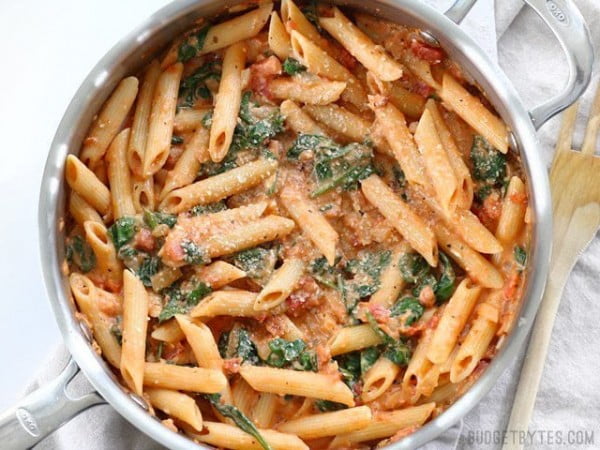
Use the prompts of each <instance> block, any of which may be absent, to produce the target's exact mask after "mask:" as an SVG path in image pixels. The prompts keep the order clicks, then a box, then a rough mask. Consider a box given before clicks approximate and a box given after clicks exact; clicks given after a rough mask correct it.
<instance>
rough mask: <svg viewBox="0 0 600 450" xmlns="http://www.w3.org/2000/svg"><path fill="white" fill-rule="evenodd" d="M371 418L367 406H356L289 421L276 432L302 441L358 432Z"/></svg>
mask: <svg viewBox="0 0 600 450" xmlns="http://www.w3.org/2000/svg"><path fill="white" fill-rule="evenodd" d="M371 418H372V415H371V410H370V409H369V407H368V406H357V407H355V408H349V409H342V410H340V411H333V412H328V413H324V414H314V415H311V416H304V417H301V418H299V419H294V420H290V421H288V422H286V423H284V424H283V425H280V426H279V427H278V430H280V431H283V432H284V433H290V434H295V435H297V436H299V437H301V438H302V439H316V438H320V437H325V436H336V435H338V434H341V433H349V432H351V431H356V430H360V429H362V428H365V427H366V426H367V425H368V424H369V423H370V422H371Z"/></svg>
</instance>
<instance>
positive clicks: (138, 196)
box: [131, 177, 156, 214]
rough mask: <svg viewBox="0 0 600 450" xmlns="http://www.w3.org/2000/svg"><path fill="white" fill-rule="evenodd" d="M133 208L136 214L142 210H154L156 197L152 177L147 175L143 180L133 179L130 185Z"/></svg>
mask: <svg viewBox="0 0 600 450" xmlns="http://www.w3.org/2000/svg"><path fill="white" fill-rule="evenodd" d="M131 196H132V200H133V208H134V209H135V213H136V214H142V213H143V212H144V211H154V209H155V205H156V202H155V200H156V197H155V192H154V179H153V178H152V177H148V178H146V179H145V180H141V181H140V180H135V181H134V182H133V184H132V186H131Z"/></svg>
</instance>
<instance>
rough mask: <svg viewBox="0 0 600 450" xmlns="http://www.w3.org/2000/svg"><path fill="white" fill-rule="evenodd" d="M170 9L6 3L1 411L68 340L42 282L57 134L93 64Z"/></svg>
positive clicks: (1, 4)
mask: <svg viewBox="0 0 600 450" xmlns="http://www.w3.org/2000/svg"><path fill="white" fill-rule="evenodd" d="M166 3H167V1H166V0H144V1H143V2H142V1H135V2H130V1H122V0H121V1H118V0H103V1H101V2H100V1H81V0H79V1H78V0H53V1H51V2H48V1H44V0H37V1H36V0H19V1H0V55H2V62H1V63H0V86H2V87H1V88H0V89H1V90H0V135H1V136H2V141H1V142H2V147H1V148H0V155H2V160H1V161H2V162H0V192H2V193H3V195H2V196H1V197H0V211H1V212H0V217H1V219H0V249H1V251H0V286H1V291H0V292H1V295H0V361H2V369H0V411H2V410H4V409H6V407H8V406H10V404H12V403H13V402H14V401H15V400H16V399H17V398H18V397H19V396H20V393H21V390H22V388H23V387H24V386H25V383H26V382H27V381H28V380H30V379H31V378H32V377H33V375H34V373H35V372H36V371H38V370H40V369H41V367H40V366H41V364H43V362H44V361H45V359H46V357H47V355H48V354H49V352H50V350H51V349H52V348H53V347H55V346H56V344H57V343H58V342H59V341H60V339H61V338H60V336H59V332H58V328H57V326H56V323H55V320H54V316H53V315H52V312H51V310H50V304H49V302H48V300H47V297H46V291H45V288H44V285H43V281H42V274H41V268H40V261H39V251H38V227H37V204H38V203H37V202H38V194H39V186H40V180H41V176H42V171H43V167H44V163H45V161H46V154H47V151H48V148H49V146H50V142H51V141H52V137H53V135H54V132H55V130H56V128H57V126H58V123H59V121H60V119H61V117H62V115H63V113H64V111H65V109H66V107H67V105H68V103H69V101H70V100H71V98H72V97H73V95H74V94H75V91H76V90H77V88H78V87H79V84H80V83H81V82H82V81H83V79H84V78H85V76H86V75H87V74H88V72H89V71H90V70H91V69H92V67H93V66H94V64H95V63H96V62H97V61H98V60H99V59H100V58H101V57H102V56H103V55H104V54H105V53H106V52H107V51H108V50H109V49H110V48H111V47H112V46H113V45H114V44H115V43H116V42H117V41H118V39H119V38H120V37H122V36H124V35H125V34H126V33H127V32H129V31H130V30H131V29H132V28H134V27H135V26H136V25H138V23H140V22H142V21H143V20H144V19H145V18H146V17H147V16H149V15H150V14H152V13H153V12H154V11H155V10H157V9H159V8H160V7H161V6H163V5H164V4H166Z"/></svg>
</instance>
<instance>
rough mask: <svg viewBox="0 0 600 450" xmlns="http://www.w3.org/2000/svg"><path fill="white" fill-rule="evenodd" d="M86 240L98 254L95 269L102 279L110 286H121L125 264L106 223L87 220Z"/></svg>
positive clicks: (84, 225)
mask: <svg viewBox="0 0 600 450" xmlns="http://www.w3.org/2000/svg"><path fill="white" fill-rule="evenodd" d="M83 230H84V232H85V240H86V241H87V242H88V244H90V247H92V250H93V251H94V254H95V255H96V268H95V269H94V270H95V271H96V272H97V273H98V275H99V277H100V279H101V280H102V281H104V282H105V284H107V285H109V286H110V287H119V286H120V285H121V283H122V281H123V264H122V263H121V261H120V260H119V259H118V258H117V252H116V250H115V246H114V245H113V244H112V242H109V241H110V238H109V237H108V230H107V229H106V227H105V226H104V224H102V223H99V222H91V221H87V222H84V223H83Z"/></svg>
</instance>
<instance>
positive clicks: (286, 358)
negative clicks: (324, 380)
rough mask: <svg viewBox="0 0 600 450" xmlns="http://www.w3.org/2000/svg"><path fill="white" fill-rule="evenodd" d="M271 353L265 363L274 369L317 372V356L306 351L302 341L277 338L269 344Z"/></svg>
mask: <svg viewBox="0 0 600 450" xmlns="http://www.w3.org/2000/svg"><path fill="white" fill-rule="evenodd" d="M269 350H271V353H270V354H269V356H268V357H267V359H266V361H265V363H266V364H267V365H269V366H273V367H289V366H291V368H293V369H295V370H312V371H316V370H317V362H316V356H315V354H314V353H312V352H309V351H307V350H306V343H305V342H304V341H303V340H302V339H296V340H294V341H287V340H285V339H282V338H276V339H273V340H272V341H270V342H269Z"/></svg>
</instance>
